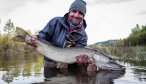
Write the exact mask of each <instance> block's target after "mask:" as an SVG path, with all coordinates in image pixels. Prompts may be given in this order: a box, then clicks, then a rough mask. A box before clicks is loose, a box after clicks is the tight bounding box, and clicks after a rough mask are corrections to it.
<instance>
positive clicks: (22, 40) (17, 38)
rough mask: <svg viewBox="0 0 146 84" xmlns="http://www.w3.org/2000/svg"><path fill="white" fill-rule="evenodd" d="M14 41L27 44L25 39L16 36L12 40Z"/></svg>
mask: <svg viewBox="0 0 146 84" xmlns="http://www.w3.org/2000/svg"><path fill="white" fill-rule="evenodd" d="M12 40H13V41H18V42H25V39H23V38H22V37H21V36H15V37H13V38H12Z"/></svg>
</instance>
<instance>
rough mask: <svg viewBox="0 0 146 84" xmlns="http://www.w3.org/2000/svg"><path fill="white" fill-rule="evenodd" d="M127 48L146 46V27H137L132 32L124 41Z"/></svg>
mask: <svg viewBox="0 0 146 84" xmlns="http://www.w3.org/2000/svg"><path fill="white" fill-rule="evenodd" d="M123 42H124V45H125V46H141V45H146V25H142V26H139V25H138V24H136V26H135V27H134V28H133V29H132V30H131V33H130V34H129V36H128V37H127V38H125V39H123Z"/></svg>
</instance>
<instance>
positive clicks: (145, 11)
mask: <svg viewBox="0 0 146 84" xmlns="http://www.w3.org/2000/svg"><path fill="white" fill-rule="evenodd" d="M145 14H146V10H144V11H141V12H139V13H137V14H136V15H145Z"/></svg>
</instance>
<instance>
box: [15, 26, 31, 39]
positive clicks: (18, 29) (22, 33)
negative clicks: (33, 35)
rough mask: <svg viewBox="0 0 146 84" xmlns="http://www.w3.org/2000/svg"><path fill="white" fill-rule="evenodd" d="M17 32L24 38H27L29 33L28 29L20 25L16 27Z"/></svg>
mask: <svg viewBox="0 0 146 84" xmlns="http://www.w3.org/2000/svg"><path fill="white" fill-rule="evenodd" d="M15 32H16V34H17V35H18V36H21V37H23V38H25V36H26V35H29V34H28V32H27V31H25V30H24V29H22V28H20V27H16V31H15Z"/></svg>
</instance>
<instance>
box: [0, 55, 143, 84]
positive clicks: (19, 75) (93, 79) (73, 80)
mask: <svg viewBox="0 0 146 84" xmlns="http://www.w3.org/2000/svg"><path fill="white" fill-rule="evenodd" d="M120 63H121V64H122V65H124V66H125V67H126V70H125V71H100V72H97V73H91V72H86V70H85V67H84V66H80V67H75V66H70V68H69V69H68V70H67V69H62V70H57V69H54V68H47V67H43V56H38V55H37V54H36V53H24V52H17V53H16V52H13V53H12V52H9V53H7V54H3V53H0V84H30V83H34V84H145V83H146V65H145V64H146V62H145V61H143V62H127V63H125V62H120Z"/></svg>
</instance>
